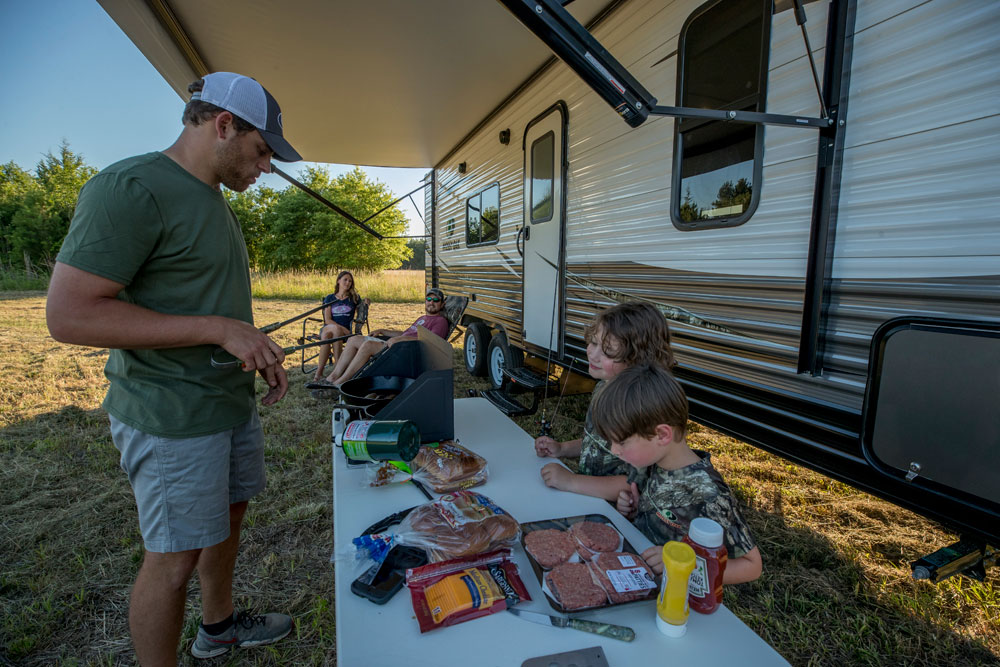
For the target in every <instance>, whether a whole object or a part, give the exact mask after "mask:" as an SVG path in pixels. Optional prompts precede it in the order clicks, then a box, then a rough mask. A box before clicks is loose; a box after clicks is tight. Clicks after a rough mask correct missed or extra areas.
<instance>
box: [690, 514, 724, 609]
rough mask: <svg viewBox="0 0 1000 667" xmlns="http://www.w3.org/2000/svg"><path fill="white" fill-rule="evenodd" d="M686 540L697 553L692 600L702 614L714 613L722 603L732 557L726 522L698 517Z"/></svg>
mask: <svg viewBox="0 0 1000 667" xmlns="http://www.w3.org/2000/svg"><path fill="white" fill-rule="evenodd" d="M684 542H686V543H687V544H689V545H691V548H692V549H694V555H695V566H694V572H692V573H691V579H690V581H689V582H688V604H689V605H690V606H691V609H693V610H694V611H696V612H698V613H700V614H711V613H712V612H714V611H715V610H716V609H718V608H719V605H720V604H722V575H723V574H724V573H725V571H726V560H727V559H728V558H729V555H728V552H727V551H726V545H725V544H723V530H722V526H720V525H719V524H718V523H716V522H715V521H712V520H711V519H705V518H701V517H699V518H697V519H694V520H693V521H692V522H691V526H690V527H689V528H688V534H687V536H686V537H685V538H684Z"/></svg>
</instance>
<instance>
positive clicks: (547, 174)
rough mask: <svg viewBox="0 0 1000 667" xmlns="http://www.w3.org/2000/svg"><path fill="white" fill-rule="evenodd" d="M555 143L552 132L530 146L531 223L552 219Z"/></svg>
mask: <svg viewBox="0 0 1000 667" xmlns="http://www.w3.org/2000/svg"><path fill="white" fill-rule="evenodd" d="M555 142H556V135H555V134H554V133H552V132H548V133H546V134H545V135H544V136H541V137H539V138H538V139H535V141H534V142H533V143H532V144H531V222H532V223H536V222H546V221H548V220H551V219H552V211H553V209H552V180H553V178H555V171H554V169H555V167H554V165H555V157H556V156H555Z"/></svg>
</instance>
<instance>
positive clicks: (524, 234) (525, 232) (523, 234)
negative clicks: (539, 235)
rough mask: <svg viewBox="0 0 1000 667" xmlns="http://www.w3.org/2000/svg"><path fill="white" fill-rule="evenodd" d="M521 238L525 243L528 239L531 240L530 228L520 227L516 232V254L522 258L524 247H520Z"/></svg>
mask: <svg viewBox="0 0 1000 667" xmlns="http://www.w3.org/2000/svg"><path fill="white" fill-rule="evenodd" d="M522 238H523V239H524V240H525V241H527V240H528V239H529V238H531V228H530V227H528V226H524V227H521V229H519V230H517V241H516V242H515V245H516V246H517V254H518V255H520V256H521V257H524V246H522V245H521V239H522Z"/></svg>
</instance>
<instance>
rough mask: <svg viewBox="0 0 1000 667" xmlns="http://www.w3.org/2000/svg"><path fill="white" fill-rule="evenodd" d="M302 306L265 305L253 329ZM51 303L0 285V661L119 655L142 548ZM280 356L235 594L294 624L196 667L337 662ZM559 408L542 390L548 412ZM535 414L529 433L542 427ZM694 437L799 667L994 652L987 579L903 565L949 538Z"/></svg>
mask: <svg viewBox="0 0 1000 667" xmlns="http://www.w3.org/2000/svg"><path fill="white" fill-rule="evenodd" d="M418 289H419V288H418ZM313 304H314V302H313V301H311V300H270V299H269V300H261V299H258V300H257V301H256V302H255V308H256V313H257V314H256V317H257V321H258V323H259V324H263V323H268V322H273V321H277V320H281V319H285V318H287V317H289V316H291V315H294V314H297V313H300V312H303V311H305V310H307V309H308V308H310V307H311V306H312V305H313ZM44 307H45V299H44V294H43V293H41V292H20V293H18V292H6V293H0V373H2V377H3V383H2V384H0V456H2V461H3V464H2V465H0V507H2V513H0V618H2V620H0V664H3V665H8V664H17V665H51V664H70V665H72V664H77V665H83V664H93V665H98V664H100V665H118V664H123V665H127V664H132V663H133V656H132V653H131V649H130V644H129V637H128V629H127V624H126V617H127V607H128V597H129V589H130V586H131V583H132V580H133V577H134V575H135V572H136V569H137V568H138V565H139V563H140V561H141V559H142V553H143V550H142V542H141V539H140V537H139V533H138V525H137V521H136V516H135V507H134V503H133V500H132V496H131V491H130V489H129V487H128V482H127V480H126V478H125V475H124V474H123V473H122V472H121V470H120V469H119V468H118V457H117V452H116V451H115V449H114V447H113V445H112V444H111V441H110V436H109V434H108V426H107V419H106V416H105V414H104V412H103V411H102V410H101V409H100V403H101V400H102V398H103V395H104V391H105V380H104V376H103V372H102V369H103V364H104V360H105V358H106V351H104V350H96V349H87V348H78V347H72V346H67V345H62V344H60V343H57V342H55V341H54V340H52V338H50V337H49V336H48V332H47V330H46V327H45V320H44ZM421 310H422V308H421V306H420V305H419V304H415V303H412V302H411V303H393V304H389V303H381V302H377V303H375V304H374V305H373V306H372V310H371V324H372V327H373V328H374V327H394V328H399V327H405V326H407V325H408V324H409V323H410V322H412V321H413V319H414V318H415V317H416V316H417V315H418V314H419V313H420V312H421ZM297 335H298V328H297V327H295V326H294V325H291V326H289V327H286V328H285V329H283V330H282V331H281V332H279V333H278V334H276V338H278V340H279V341H280V342H282V343H283V344H286V345H288V344H292V343H293V340H294V338H295V337H296V336H297ZM455 361H456V375H455V377H456V395H465V394H466V391H467V390H468V389H469V388H482V387H484V386H485V384H484V382H483V381H481V380H478V379H476V380H473V379H472V378H469V377H468V376H467V375H466V373H465V372H464V367H463V366H462V363H461V356H460V350H459V349H458V348H456V352H455ZM286 366H287V367H288V368H289V369H290V371H289V376H290V378H291V380H292V385H291V389H290V391H289V395H288V396H287V397H286V398H285V400H284V401H282V402H281V403H280V404H278V405H277V406H275V407H272V408H262V410H261V418H262V421H263V424H264V430H265V433H266V438H267V450H266V457H267V463H268V475H269V480H268V488H267V490H266V491H265V493H264V494H263V495H262V496H261V497H260V498H259V499H257V500H256V501H255V502H254V503H251V509H250V511H249V513H248V517H247V523H246V530H245V534H244V542H243V545H244V546H243V550H242V553H241V558H240V561H239V563H238V568H237V583H236V593H237V596H238V602H239V603H243V604H248V605H253V606H256V607H257V608H260V609H265V608H266V609H274V610H283V611H287V612H289V613H292V614H293V615H294V616H295V618H296V622H297V623H296V629H295V631H294V632H293V634H292V635H291V636H290V637H289V638H288V639H287V640H285V641H283V642H281V643H279V644H277V645H274V646H271V647H266V648H262V649H256V650H248V651H243V652H239V653H237V654H235V655H234V656H232V657H230V658H220V659H216V660H212V661H207V664H209V665H223V664H233V665H236V664H240V665H242V664H253V665H293V664H294V665H325V664H334V663H335V662H336V645H335V627H336V625H335V624H336V619H335V617H334V597H333V576H332V574H333V571H332V566H331V564H330V563H329V556H330V553H331V551H332V546H333V545H332V540H333V538H332V522H333V521H334V520H335V517H333V516H332V515H331V508H330V483H331V481H330V449H329V430H328V424H329V412H328V407H327V404H325V403H317V402H316V401H315V400H314V399H313V398H311V397H310V396H309V394H308V392H307V391H306V390H305V388H304V387H303V383H304V381H305V379H306V376H305V375H303V374H302V373H301V372H300V371H299V369H298V358H297V357H296V358H293V359H290V361H289V363H287V364H286ZM258 385H260V382H259V381H258ZM586 404H587V397H585V396H575V397H567V398H565V399H563V401H562V403H561V404H560V406H559V413H558V417H557V419H556V424H555V427H556V436H557V437H561V438H569V437H576V436H578V434H579V429H580V423H581V420H582V417H583V414H584V411H585V410H586ZM554 407H555V400H554V399H553V400H551V401H550V404H549V414H550V416H551V414H552V410H553V409H554ZM535 419H536V418H527V419H525V420H523V421H522V426H523V427H524V428H525V429H526V430H528V431H529V432H535V431H536V430H537V425H536V424H535V423H534V422H535ZM691 430H692V434H691V440H692V444H693V445H695V446H697V447H699V448H702V449H707V450H709V451H711V452H712V454H713V460H714V461H715V462H716V465H717V467H718V468H719V469H720V471H721V472H722V474H723V475H724V476H725V477H726V479H727V480H728V481H729V482H730V485H731V486H732V487H733V489H734V491H735V492H736V494H737V495H738V496H739V498H740V499H741V500H742V501H743V503H744V505H745V508H746V510H745V513H746V515H747V518H748V521H749V523H750V525H751V527H752V529H753V530H754V533H755V536H756V537H757V539H758V542H759V544H760V547H761V551H762V552H763V554H764V574H763V576H762V577H761V578H760V579H759V580H758V581H756V582H753V583H751V584H744V585H741V586H732V587H728V588H727V589H726V600H725V601H726V604H727V606H728V607H729V608H730V609H732V610H733V611H734V613H736V614H737V615H738V616H739V617H740V618H741V619H743V621H744V622H746V623H747V624H748V625H749V626H750V627H751V628H753V629H754V630H755V631H756V632H757V633H758V634H760V635H761V636H762V637H763V638H764V639H765V640H767V641H768V642H769V643H771V644H772V645H773V646H774V647H775V648H776V649H777V650H778V652H779V653H781V654H782V655H783V656H784V657H785V658H787V659H788V660H789V661H790V662H791V663H792V664H794V665H989V664H998V663H1000V595H998V591H1000V578H998V575H997V571H996V570H994V571H993V572H991V573H990V578H989V579H988V581H987V582H986V583H985V584H979V583H975V582H972V581H970V580H968V579H965V578H956V579H952V580H949V581H946V582H944V583H942V584H940V585H937V586H934V585H931V584H928V583H926V582H915V581H913V580H912V579H911V578H910V573H909V566H908V562H909V561H910V560H913V559H915V558H917V557H919V556H920V555H923V554H924V553H927V552H928V551H931V550H933V549H935V548H937V547H940V546H943V545H945V544H947V543H949V542H950V541H952V540H953V539H955V536H954V535H952V534H949V533H948V532H947V531H946V530H943V529H942V528H941V527H939V526H937V525H935V524H933V523H931V522H929V521H927V520H924V519H922V518H920V517H918V516H916V515H914V514H912V513H910V512H907V511H905V510H902V509H899V508H897V507H895V506H893V505H890V504H888V503H885V502H882V501H880V500H878V499H875V498H873V497H871V496H868V495H865V494H862V493H859V492H857V491H855V490H853V489H851V488H850V487H847V486H845V485H843V484H840V483H838V482H834V481H831V480H829V479H827V478H825V477H822V476H820V475H818V474H815V473H813V472H811V471H809V470H806V469H803V468H801V467H798V466H795V465H792V464H790V463H788V462H786V461H784V460H782V459H779V458H776V457H774V456H771V455H770V454H767V453H764V452H762V451H760V450H757V449H755V448H752V447H750V446H748V445H745V444H743V443H740V442H738V441H736V440H733V439H731V438H727V437H724V436H721V435H719V434H717V433H715V432H712V431H710V430H709V429H706V428H702V427H699V426H698V425H696V424H692V426H691ZM539 483H540V482H539ZM196 590H197V588H196V586H195V585H194V584H193V585H192V587H191V595H190V596H189V603H188V614H187V619H186V624H185V629H184V633H183V641H182V645H181V646H180V649H179V651H180V652H179V654H178V659H179V661H180V662H181V664H185V665H188V664H193V663H194V662H195V661H194V660H193V659H192V658H191V656H190V652H189V650H190V643H191V641H192V639H193V637H194V634H195V631H196V627H197V625H196V624H197V622H198V604H197V594H196ZM458 631H460V630H458ZM201 664H205V663H201ZM470 664H472V663H470Z"/></svg>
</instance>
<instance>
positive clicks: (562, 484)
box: [542, 463, 573, 491]
mask: <svg viewBox="0 0 1000 667" xmlns="http://www.w3.org/2000/svg"><path fill="white" fill-rule="evenodd" d="M542 481H544V482H545V486H550V487H552V488H553V489H559V490H560V491H569V490H570V488H569V487H570V484H572V483H573V473H572V472H570V471H569V470H568V469H567V468H565V467H564V466H562V465H560V464H558V463H546V464H545V465H544V466H543V467H542Z"/></svg>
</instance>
